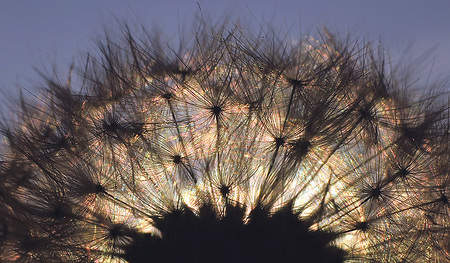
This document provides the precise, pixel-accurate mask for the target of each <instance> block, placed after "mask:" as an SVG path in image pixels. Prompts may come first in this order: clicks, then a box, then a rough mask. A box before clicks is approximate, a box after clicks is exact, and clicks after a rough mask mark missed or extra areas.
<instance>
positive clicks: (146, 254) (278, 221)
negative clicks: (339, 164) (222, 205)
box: [123, 205, 345, 263]
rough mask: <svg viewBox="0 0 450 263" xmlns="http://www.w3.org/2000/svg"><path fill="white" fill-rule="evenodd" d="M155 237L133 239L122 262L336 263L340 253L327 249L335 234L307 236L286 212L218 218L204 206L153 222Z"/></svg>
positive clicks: (236, 212)
mask: <svg viewBox="0 0 450 263" xmlns="http://www.w3.org/2000/svg"><path fill="white" fill-rule="evenodd" d="M154 220H155V225H154V226H155V227H156V228H157V229H158V230H159V231H160V232H161V237H159V236H155V235H154V234H138V235H137V236H136V238H135V240H134V241H133V242H132V244H131V245H129V246H127V247H126V249H125V250H126V253H125V255H124V256H123V257H124V258H125V259H126V260H127V261H129V262H130V263H144V262H168V263H170V262H192V263H194V262H196V263H207V262H237V263H240V262H242V263H244V262H286V263H288V262H301V263H339V262H343V261H344V258H345V251H343V250H342V249H340V248H338V247H336V246H333V245H332V242H333V241H334V239H335V238H336V235H335V234H332V233H327V232H324V231H313V230H311V226H310V225H309V224H308V223H307V222H305V221H302V220H300V218H299V215H298V214H296V213H293V212H292V210H291V209H290V206H286V207H284V208H282V209H280V210H278V211H277V212H275V213H273V214H270V213H269V212H267V211H264V210H263V209H261V208H254V209H253V210H252V211H251V212H250V217H249V219H248V221H247V222H245V209H244V208H241V207H239V206H228V207H227V208H226V213H225V216H223V217H220V216H219V215H217V212H216V211H214V210H213V208H212V207H211V206H209V205H205V206H202V207H201V208H200V214H199V215H196V214H195V213H193V212H192V211H191V210H190V209H189V208H187V207H184V208H183V209H180V210H175V211H173V212H171V213H169V214H165V215H163V216H162V217H157V218H154Z"/></svg>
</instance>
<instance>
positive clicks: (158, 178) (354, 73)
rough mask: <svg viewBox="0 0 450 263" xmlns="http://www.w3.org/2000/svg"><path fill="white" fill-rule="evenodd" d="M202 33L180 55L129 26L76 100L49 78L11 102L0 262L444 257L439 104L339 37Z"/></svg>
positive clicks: (83, 72) (444, 166) (371, 51)
mask: <svg viewBox="0 0 450 263" xmlns="http://www.w3.org/2000/svg"><path fill="white" fill-rule="evenodd" d="M203 27H205V28H200V29H199V30H198V32H197V34H196V36H195V39H196V41H194V42H192V44H188V43H186V46H183V47H181V48H179V49H177V48H173V47H170V46H168V45H167V44H161V43H159V42H158V41H159V40H158V38H156V37H154V36H152V35H151V34H148V32H145V31H144V32H140V33H141V34H142V35H141V37H134V36H133V35H134V34H136V33H134V32H131V30H130V29H126V30H125V31H126V32H127V33H126V34H123V36H124V38H123V39H120V38H118V39H115V40H113V39H112V38H107V39H106V40H105V41H104V43H102V44H100V45H99V51H100V52H99V54H98V56H97V57H96V56H94V55H89V57H88V60H87V61H88V63H87V64H86V65H85V66H84V67H82V68H81V67H80V74H79V78H80V79H79V80H77V81H76V82H74V83H77V84H79V85H81V86H80V87H77V90H78V91H76V89H75V88H74V89H72V88H68V87H67V84H65V83H63V82H61V81H57V80H52V79H51V78H49V79H48V80H47V82H48V83H47V86H48V87H46V90H47V92H46V93H44V94H43V95H42V96H39V99H38V100H37V101H35V102H32V101H28V100H25V99H22V101H21V105H20V108H21V111H20V113H18V114H17V116H16V117H14V119H13V120H11V123H3V124H2V133H3V136H4V137H5V140H6V141H5V144H4V147H3V148H2V150H3V149H4V150H3V152H2V156H1V162H0V176H1V177H2V181H1V183H0V186H1V187H0V188H1V189H0V200H1V202H0V212H1V215H0V258H1V260H3V261H8V260H9V261H14V260H15V261H18V262H35V261H46V262H47V261H48V262H131V263H133V262H148V261H155V262H214V261H220V260H221V259H226V260H227V261H230V262H299V261H301V262H446V261H448V260H450V254H449V245H448V244H449V242H448V240H449V235H448V229H449V222H450V219H449V211H450V210H449V201H448V192H449V191H450V189H449V183H450V179H449V178H450V177H449V175H450V173H449V172H448V158H449V152H448V150H449V149H450V148H449V147H448V145H449V144H448V141H449V140H448V131H447V130H448V123H447V122H448V105H446V104H445V103H441V102H440V101H439V100H438V99H437V97H439V96H442V94H432V93H431V92H430V94H424V95H421V96H419V95H417V96H409V94H408V90H406V88H405V87H408V85H409V83H401V81H403V80H402V76H397V75H396V74H398V73H396V72H395V71H394V72H388V70H387V68H386V67H385V64H384V63H385V62H384V60H383V59H380V58H378V56H380V55H382V54H378V52H379V51H377V49H376V47H373V46H372V45H370V44H363V43H361V42H358V41H356V40H355V41H352V40H351V39H350V38H348V39H346V40H345V41H341V40H340V39H339V37H338V36H333V35H332V34H330V33H328V32H322V33H321V34H320V37H319V38H313V37H311V38H305V39H304V40H303V41H295V42H292V41H285V40H277V39H279V38H277V37H275V35H274V37H273V38H269V37H265V38H264V39H260V38H253V37H252V34H250V33H249V32H248V31H245V30H244V29H242V28H241V27H232V26H231V27H230V26H226V25H224V26H223V27H220V28H208V27H207V25H206V24H205V25H203ZM126 28H127V27H126ZM69 86H70V85H69Z"/></svg>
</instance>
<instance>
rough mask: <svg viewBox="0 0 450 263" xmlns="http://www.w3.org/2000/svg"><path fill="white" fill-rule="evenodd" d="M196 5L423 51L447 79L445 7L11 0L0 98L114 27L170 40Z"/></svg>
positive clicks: (449, 27)
mask: <svg viewBox="0 0 450 263" xmlns="http://www.w3.org/2000/svg"><path fill="white" fill-rule="evenodd" d="M197 3H198V4H197ZM199 5H200V7H201V14H203V15H208V14H209V15H210V16H211V17H213V18H215V17H221V16H224V15H229V16H230V17H231V18H239V19H240V20H242V21H244V22H250V23H251V24H252V25H258V24H261V23H266V24H267V23H270V24H272V25H273V27H274V28H277V27H278V28H285V27H286V26H290V27H292V29H291V31H290V32H293V33H296V32H300V31H301V32H304V33H308V32H314V31H315V30H316V29H317V28H321V27H322V26H327V27H328V28H330V29H331V31H332V32H336V31H338V32H339V33H346V32H349V31H350V32H356V33H357V34H359V35H361V36H363V37H367V38H369V39H371V40H375V41H378V40H379V39H381V41H382V43H383V45H384V46H385V47H386V48H387V49H388V50H389V51H390V53H391V54H392V57H394V58H398V57H400V55H401V54H402V53H403V52H404V51H406V50H407V48H408V46H409V45H412V48H410V50H409V51H410V53H408V54H410V55H411V56H412V57H419V56H420V55H423V54H428V53H426V52H427V51H429V50H430V49H431V50H432V51H433V52H431V55H428V56H427V57H429V58H430V60H429V61H433V59H435V64H434V65H435V66H434V68H433V72H434V74H436V75H437V74H440V75H443V76H450V15H449V12H450V1H448V0H429V1H423V0H420V1H416V0H394V1H387V0H385V1H382V0H320V1H317V0H316V1H313V0H310V1H302V0H289V1H281V0H279V1H266V0H241V1H238V0H231V1H225V0H221V1H217V0H209V1H207V0H197V1H196V0H175V1H170V0H166V1H151V0H134V1H132V0H77V1H75V0H73V1H69V0H67V1H61V0H40V1H36V0H15V1H12V0H11V1H2V3H1V4H0V33H1V34H0V91H6V92H8V93H10V92H14V93H15V92H17V90H18V88H19V87H26V88H27V89H29V90H33V88H34V86H38V85H39V81H40V79H39V78H38V77H37V74H36V73H35V70H34V69H33V68H39V69H41V68H43V65H44V66H45V67H47V68H50V65H51V63H50V62H52V61H54V62H56V63H57V64H56V65H57V66H58V67H59V68H61V69H62V70H63V72H64V70H66V69H67V68H68V66H69V65H70V63H71V62H72V60H73V59H74V58H76V57H77V55H78V54H80V52H82V51H86V50H87V51H89V50H90V51H92V50H93V47H94V44H93V39H95V37H96V36H98V34H99V33H101V32H102V30H103V27H104V26H109V25H114V23H115V22H114V21H115V20H116V19H126V20H131V21H132V22H136V21H138V22H141V23H143V24H145V25H146V26H152V25H154V24H155V23H157V24H158V25H159V27H160V28H162V29H164V30H165V31H167V32H176V30H178V27H179V25H185V24H189V23H190V21H192V19H193V17H194V16H195V15H198V14H200V12H199ZM300 29H301V30H300ZM430 65H431V63H428V64H426V63H424V65H421V64H419V66H420V67H424V69H423V70H422V69H419V70H422V72H428V71H429V70H430V67H431V66H430ZM65 72H67V71H65ZM2 96H3V94H0V97H2Z"/></svg>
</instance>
